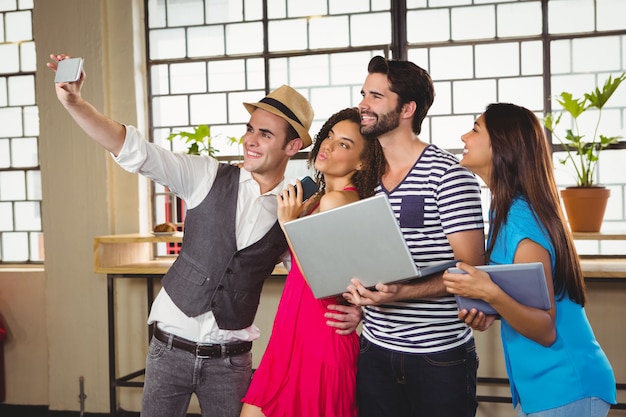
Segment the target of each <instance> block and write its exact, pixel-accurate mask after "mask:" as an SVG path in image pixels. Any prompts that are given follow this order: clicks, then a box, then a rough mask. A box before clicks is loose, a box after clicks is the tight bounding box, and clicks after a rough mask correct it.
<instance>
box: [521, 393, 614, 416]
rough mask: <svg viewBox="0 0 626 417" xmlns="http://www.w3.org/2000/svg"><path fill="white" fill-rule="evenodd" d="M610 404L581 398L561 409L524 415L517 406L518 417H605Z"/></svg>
mask: <svg viewBox="0 0 626 417" xmlns="http://www.w3.org/2000/svg"><path fill="white" fill-rule="evenodd" d="M610 408H611V406H610V404H609V403H607V402H606V401H603V400H601V399H600V398H597V397H587V398H582V399H580V400H578V401H573V402H571V403H569V404H565V405H563V406H561V407H556V408H551V409H549V410H545V411H539V412H537V413H530V414H526V413H524V412H523V411H522V407H520V406H519V404H518V406H517V415H518V417H606V415H607V414H608V413H609V409H610Z"/></svg>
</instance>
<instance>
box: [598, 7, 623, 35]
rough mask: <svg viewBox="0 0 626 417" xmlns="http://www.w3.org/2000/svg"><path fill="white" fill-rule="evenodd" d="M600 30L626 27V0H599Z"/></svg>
mask: <svg viewBox="0 0 626 417" xmlns="http://www.w3.org/2000/svg"><path fill="white" fill-rule="evenodd" d="M596 5H597V10H598V16H597V20H598V30H620V29H624V16H626V2H625V1H623V0H597V1H596Z"/></svg>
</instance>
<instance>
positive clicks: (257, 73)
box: [246, 59, 265, 90]
mask: <svg viewBox="0 0 626 417" xmlns="http://www.w3.org/2000/svg"><path fill="white" fill-rule="evenodd" d="M246 73H247V74H246V75H247V77H246V80H247V82H248V86H247V89H248V90H257V89H260V88H263V86H265V63H264V61H263V60H262V59H248V60H246Z"/></svg>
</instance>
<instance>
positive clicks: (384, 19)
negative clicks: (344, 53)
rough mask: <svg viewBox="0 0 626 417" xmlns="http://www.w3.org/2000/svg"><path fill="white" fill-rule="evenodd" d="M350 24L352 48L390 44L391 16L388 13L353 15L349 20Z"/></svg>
mask: <svg viewBox="0 0 626 417" xmlns="http://www.w3.org/2000/svg"><path fill="white" fill-rule="evenodd" d="M350 23H351V28H350V37H351V39H352V46H362V45H376V44H382V45H387V44H389V43H391V15H390V14H389V13H372V14H364V15H355V16H352V17H351V18H350ZM372 28H376V30H372Z"/></svg>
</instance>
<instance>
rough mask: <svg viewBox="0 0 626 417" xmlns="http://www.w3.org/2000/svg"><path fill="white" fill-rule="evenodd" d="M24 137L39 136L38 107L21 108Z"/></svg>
mask: <svg viewBox="0 0 626 417" xmlns="http://www.w3.org/2000/svg"><path fill="white" fill-rule="evenodd" d="M22 114H23V116H24V136H39V107H37V106H29V107H22Z"/></svg>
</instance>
